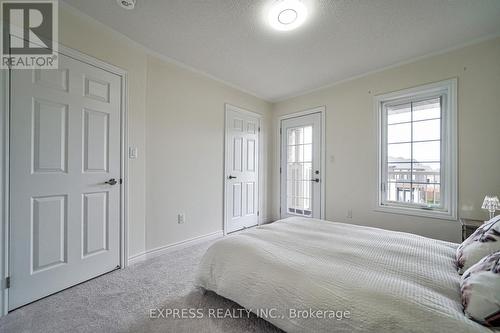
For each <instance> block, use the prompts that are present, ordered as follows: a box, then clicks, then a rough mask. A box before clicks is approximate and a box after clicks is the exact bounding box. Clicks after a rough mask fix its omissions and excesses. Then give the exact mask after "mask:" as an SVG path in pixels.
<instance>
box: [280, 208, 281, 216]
mask: <svg viewBox="0 0 500 333" xmlns="http://www.w3.org/2000/svg"><path fill="white" fill-rule="evenodd" d="M280 216H281V207H280Z"/></svg>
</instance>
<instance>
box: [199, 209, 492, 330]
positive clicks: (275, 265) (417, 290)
mask: <svg viewBox="0 0 500 333" xmlns="http://www.w3.org/2000/svg"><path fill="white" fill-rule="evenodd" d="M457 247H458V244H454V243H449V242H445V241H440V240H435V239H430V238H426V237H421V236H417V235H413V234H408V233H402V232H394V231H388V230H382V229H377V228H370V227H363V226H356V225H351V224H344V223H335V222H328V221H324V220H316V219H306V218H299V217H292V218H287V219H284V220H280V221H277V222H274V223H272V224H267V225H263V226H259V227H256V228H253V229H250V230H247V231H244V232H241V233H238V234H236V235H231V236H228V237H225V238H223V239H221V240H219V241H217V242H216V243H214V244H213V245H212V246H211V247H210V248H209V249H208V251H207V253H206V254H205V255H204V257H203V259H202V261H201V263H200V267H199V274H198V277H197V280H196V284H197V286H199V287H201V288H202V289H204V290H211V291H214V292H215V293H217V294H218V295H220V296H223V297H225V298H228V299H230V300H232V301H234V302H236V303H238V304H240V305H241V306H243V307H245V308H246V309H249V310H252V311H253V312H254V313H257V315H260V316H261V317H263V318H264V319H265V320H268V321H269V322H271V323H272V324H274V325H275V326H277V327H279V328H281V329H282V330H284V331H286V332H290V333H291V332H422V333H424V332H425V333H429V332H436V333H437V332H439V333H444V332H453V333H456V332H492V330H490V329H488V328H486V327H484V326H482V325H480V324H478V323H476V322H474V321H472V320H470V319H468V318H467V317H466V316H465V315H464V313H463V310H462V305H461V301H460V291H459V283H460V276H459V275H458V273H457V271H456V268H455V266H454V258H455V251H456V248H457ZM318 317H319V318H318Z"/></svg>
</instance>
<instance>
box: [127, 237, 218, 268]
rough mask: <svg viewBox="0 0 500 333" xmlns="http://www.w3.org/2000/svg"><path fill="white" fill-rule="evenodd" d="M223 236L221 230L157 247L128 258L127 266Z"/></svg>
mask: <svg viewBox="0 0 500 333" xmlns="http://www.w3.org/2000/svg"><path fill="white" fill-rule="evenodd" d="M222 236H223V232H222V230H219V231H216V232H212V233H209V234H206V235H201V236H197V237H193V238H189V239H186V240H183V241H180V242H177V243H173V244H168V245H164V246H159V247H156V248H154V249H151V250H147V251H144V252H141V253H138V254H135V255H133V256H131V257H130V258H128V262H127V264H128V265H133V264H135V263H138V262H141V261H144V260H147V259H150V258H154V257H157V256H159V255H162V254H165V253H168V252H170V251H175V250H180V249H182V248H185V247H188V246H192V245H195V244H198V243H201V242H204V241H208V240H211V239H217V238H220V237H222Z"/></svg>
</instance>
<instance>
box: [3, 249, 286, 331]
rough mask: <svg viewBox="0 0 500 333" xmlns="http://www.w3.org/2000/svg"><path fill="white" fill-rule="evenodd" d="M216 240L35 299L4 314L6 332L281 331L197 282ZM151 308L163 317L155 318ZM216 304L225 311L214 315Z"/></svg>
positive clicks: (157, 315)
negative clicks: (192, 315)
mask: <svg viewBox="0 0 500 333" xmlns="http://www.w3.org/2000/svg"><path fill="white" fill-rule="evenodd" d="M210 244H211V242H204V243H200V244H196V245H194V246H191V247H188V248H184V249H180V250H178V251H174V252H170V253H167V254H164V255H162V256H159V257H155V258H152V259H149V260H147V261H144V262H141V263H137V264H134V265H132V266H129V267H127V268H126V269H122V270H116V271H114V272H111V273H109V274H106V275H103V276H101V277H98V278H96V279H93V280H91V281H88V282H85V283H82V284H80V285H77V286H75V287H72V288H69V289H67V290H64V291H62V292H60V293H57V294H54V295H52V296H49V297H46V298H44V299H42V300H39V301H37V302H34V303H31V304H29V305H27V306H24V307H22V308H20V309H17V310H15V311H12V312H11V313H9V314H8V315H7V316H5V317H2V318H0V332H9V333H10V332H12V333H15V332H51V333H52V332H64V333H70V332H71V333H73V332H124V333H125V332H138V333H139V332H231V333H232V332H243V333H244V332H281V331H280V330H279V329H277V328H276V327H274V326H273V325H271V324H269V323H268V322H266V321H265V320H263V319H260V318H257V317H256V316H255V315H253V314H251V315H250V316H246V315H243V316H239V314H240V313H241V311H240V309H241V307H240V306H239V305H238V304H236V303H233V302H231V301H229V300H227V299H225V298H222V297H220V296H218V295H216V294H214V293H211V292H208V293H206V294H203V293H202V292H201V291H200V290H197V289H196V288H195V287H194V285H193V281H194V278H195V274H196V270H197V266H198V263H199V261H200V259H201V257H202V256H203V254H204V253H205V251H206V249H207V248H208V246H209V245H210ZM150 309H153V310H152V311H153V312H152V314H153V315H154V316H155V317H161V318H151V317H150V311H151V310H150ZM156 309H160V310H156ZM168 309H172V311H173V309H195V310H191V311H199V312H197V315H198V316H199V314H200V313H202V314H203V317H202V318H198V319H179V318H176V319H173V318H172V316H170V317H169V318H163V315H164V314H166V312H167V310H168ZM198 309H199V310H198ZM210 309H215V310H217V309H222V311H223V313H224V315H223V316H222V318H214V316H209V311H210ZM227 310H229V311H230V312H226V311H227ZM212 311H213V310H212ZM217 311H219V310H217ZM212 313H213V312H212ZM228 313H229V314H230V315H229V316H227V315H226V314H228ZM233 315H235V316H237V317H239V318H231V316H233Z"/></svg>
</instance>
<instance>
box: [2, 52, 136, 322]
mask: <svg viewBox="0 0 500 333" xmlns="http://www.w3.org/2000/svg"><path fill="white" fill-rule="evenodd" d="M59 53H62V54H64V55H66V56H68V57H70V58H73V59H75V60H78V61H80V62H83V63H86V64H89V65H92V66H94V67H97V68H100V69H102V70H105V71H107V72H110V73H112V74H115V75H117V76H119V77H120V81H121V89H120V92H121V103H120V104H121V105H120V118H121V119H120V173H121V179H122V180H123V183H122V187H121V189H120V268H121V269H123V268H125V267H126V266H127V258H128V159H127V147H128V121H127V114H128V72H127V71H126V70H124V69H122V68H120V67H117V66H114V65H111V64H109V63H106V62H104V61H102V60H99V59H97V58H94V57H92V56H90V55H87V54H85V53H82V52H80V51H77V50H74V49H71V48H69V47H66V46H64V45H62V44H59ZM0 96H1V97H3V100H4V101H5V102H4V103H3V104H2V105H0V138H1V139H2V145H0V186H1V189H0V193H1V200H0V245H1V246H0V277H1V279H0V294H1V295H0V296H1V297H0V317H1V316H4V315H6V314H7V313H8V311H9V310H8V309H9V289H8V288H6V287H7V286H6V278H7V277H8V276H9V274H10V272H9V254H10V253H9V251H10V237H9V224H10V221H9V217H10V213H9V204H10V202H9V194H10V191H9V181H10V173H9V156H10V154H9V147H10V142H9V141H10V140H9V139H10V135H9V129H10V119H9V114H10V70H0Z"/></svg>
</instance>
